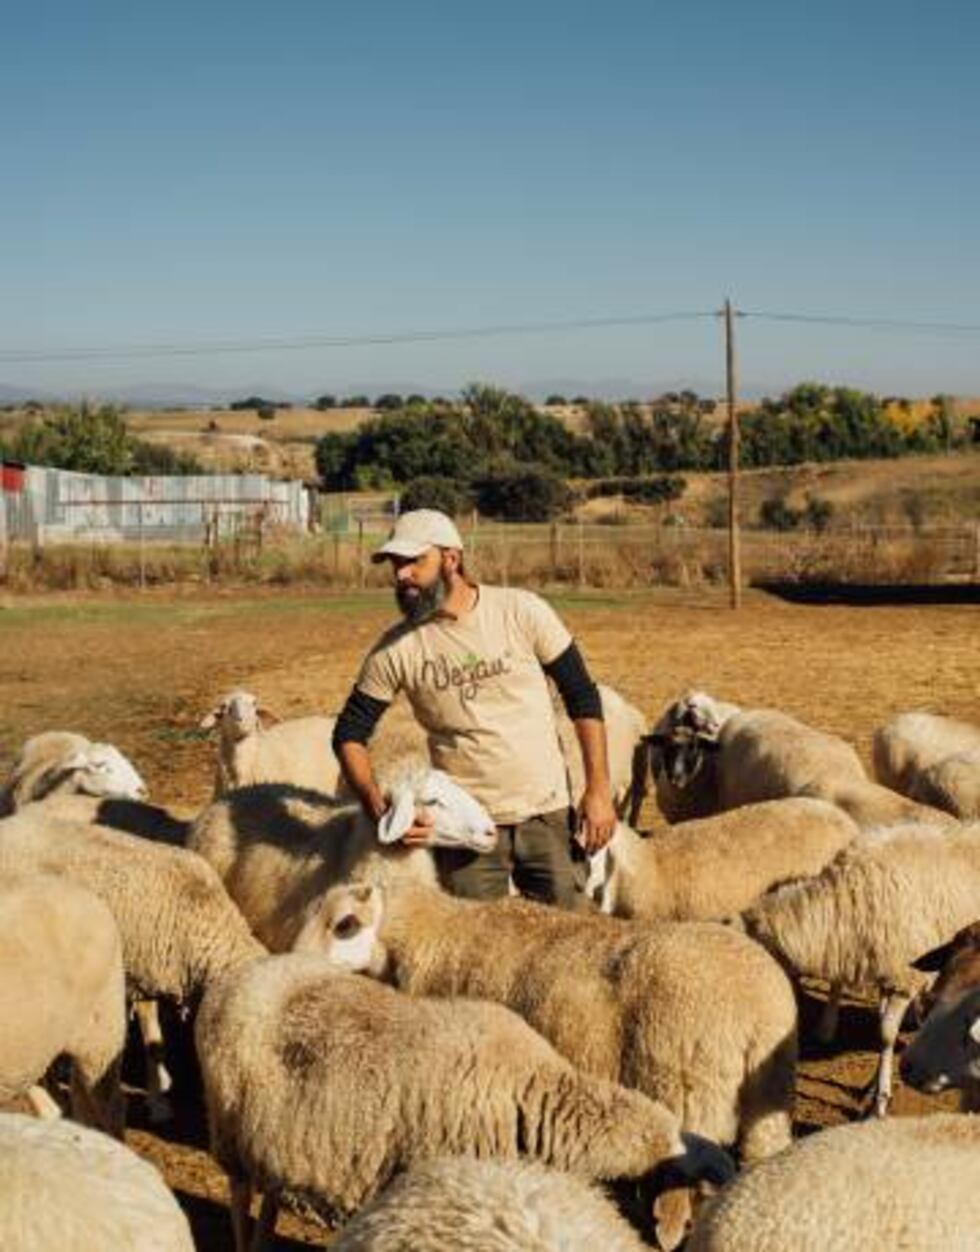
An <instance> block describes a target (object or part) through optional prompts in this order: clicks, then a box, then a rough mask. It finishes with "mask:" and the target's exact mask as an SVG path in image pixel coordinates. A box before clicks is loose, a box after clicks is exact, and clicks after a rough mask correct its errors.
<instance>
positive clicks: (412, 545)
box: [371, 509, 463, 565]
mask: <svg viewBox="0 0 980 1252" xmlns="http://www.w3.org/2000/svg"><path fill="white" fill-rule="evenodd" d="M462 547H463V540H462V538H461V536H460V533H459V531H458V530H457V529H456V526H455V523H454V522H453V520H452V518H450V517H447V516H446V514H445V513H440V512H439V510H438V509H413V510H412V511H411V512H410V513H403V514H402V515H401V517H400V518H399V519H398V521H397V522H396V523H395V528H394V530H393V531H392V532H391V534H390V535H389V536H388V540H387V542H386V543H384V544H382V546H381V547H380V548H378V550H377V551H376V552H374V553H372V554H371V560H372V561H373V562H374V563H375V565H377V564H379V563H380V562H381V561H384V560H387V558H388V557H390V556H401V557H407V558H408V560H410V561H414V560H415V558H416V557H417V556H421V555H422V553H423V552H425V551H427V550H428V549H429V548H459V549H460V550H462Z"/></svg>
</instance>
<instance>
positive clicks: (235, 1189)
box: [228, 1178, 252, 1252]
mask: <svg viewBox="0 0 980 1252" xmlns="http://www.w3.org/2000/svg"><path fill="white" fill-rule="evenodd" d="M228 1190H229V1191H230V1193H231V1205H230V1207H231V1229H232V1232H233V1234H234V1237H235V1252H248V1235H249V1226H250V1223H251V1219H250V1216H249V1210H250V1209H251V1207H252V1183H251V1180H250V1179H248V1178H229V1179H228Z"/></svg>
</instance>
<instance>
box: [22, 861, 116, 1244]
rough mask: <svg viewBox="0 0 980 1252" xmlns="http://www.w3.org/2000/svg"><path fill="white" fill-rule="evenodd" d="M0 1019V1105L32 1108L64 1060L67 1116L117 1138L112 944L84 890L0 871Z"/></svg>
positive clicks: (110, 925) (108, 922) (97, 905)
mask: <svg viewBox="0 0 980 1252" xmlns="http://www.w3.org/2000/svg"><path fill="white" fill-rule="evenodd" d="M0 1022H2V1023H3V1026H2V1029H0V1103H3V1102H5V1101H8V1100H11V1099H13V1098H14V1097H16V1096H18V1095H21V1094H25V1093H27V1094H28V1095H31V1096H32V1103H34V1104H35V1107H40V1106H42V1105H43V1103H44V1101H43V1097H41V1096H40V1095H39V1093H37V1092H33V1093H32V1091H31V1089H32V1088H33V1087H34V1084H36V1083H37V1082H38V1080H39V1079H41V1078H42V1077H43V1076H44V1074H45V1073H46V1071H47V1069H48V1067H49V1066H50V1065H51V1063H52V1062H53V1061H55V1060H56V1059H57V1058H58V1057H59V1056H67V1057H68V1058H69V1060H70V1061H71V1067H72V1077H71V1094H72V1110H73V1112H74V1114H75V1116H76V1117H79V1118H80V1119H81V1120H83V1121H86V1122H88V1123H89V1124H91V1125H94V1126H98V1127H100V1128H101V1129H103V1130H106V1131H108V1132H109V1133H110V1134H115V1135H121V1134H122V1126H123V1097H122V1088H121V1087H120V1083H119V1067H120V1063H121V1060H122V1051H123V1045H124V1043H125V1039H126V1004H125V991H124V984H123V960H122V946H121V943H120V939H119V931H118V929H117V927H116V923H115V921H114V920H113V917H112V914H111V913H110V911H109V909H108V908H107V907H106V906H105V905H104V904H103V903H102V901H101V900H99V899H98V898H97V897H96V896H95V895H93V894H92V892H90V891H86V890H85V889H84V888H82V887H78V886H76V885H75V884H74V883H71V882H65V881H63V880H59V879H57V878H52V877H49V876H45V875H40V874H27V875H22V874H7V873H0ZM55 1107H56V1106H55ZM0 1190H2V1189H0ZM2 1246H9V1245H2Z"/></svg>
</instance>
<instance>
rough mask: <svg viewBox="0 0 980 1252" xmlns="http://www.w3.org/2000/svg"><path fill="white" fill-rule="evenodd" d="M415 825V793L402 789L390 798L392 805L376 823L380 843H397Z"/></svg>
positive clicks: (409, 788)
mask: <svg viewBox="0 0 980 1252" xmlns="http://www.w3.org/2000/svg"><path fill="white" fill-rule="evenodd" d="M414 823H415V792H414V791H413V790H412V788H411V787H403V788H402V789H401V790H399V791H397V792H395V794H394V795H393V796H392V803H391V805H390V806H389V808H388V809H387V810H386V811H385V812H384V813H383V814H382V816H381V820H380V821H379V822H378V839H379V840H380V842H381V843H397V842H398V840H399V839H401V837H402V836H403V835H405V834H407V833H408V831H410V830H411V829H412V826H413V825H414Z"/></svg>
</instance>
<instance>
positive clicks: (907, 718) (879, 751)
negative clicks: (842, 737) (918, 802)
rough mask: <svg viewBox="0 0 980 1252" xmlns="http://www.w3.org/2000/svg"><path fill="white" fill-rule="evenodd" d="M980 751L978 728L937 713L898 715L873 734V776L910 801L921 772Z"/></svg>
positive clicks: (919, 797)
mask: <svg viewBox="0 0 980 1252" xmlns="http://www.w3.org/2000/svg"><path fill="white" fill-rule="evenodd" d="M976 751H980V727H977V726H972V725H971V724H970V723H969V722H961V721H957V720H956V719H954V718H952V717H941V716H939V715H938V714H936V713H922V712H917V713H900V714H899V715H898V716H897V717H894V718H892V720H891V721H890V722H888V723H887V724H886V725H884V726H880V727H879V728H878V729H877V730H876V731H875V733H874V737H873V739H872V744H871V754H872V760H873V762H874V772H875V777H876V778H877V779H878V781H879V782H880V783H883V784H884V785H885V786H886V787H892V788H894V790H895V791H900V792H901V793H902V794H903V795H906V796H910V797H911V798H912V799H921V796H920V795H917V794H916V783H917V780H918V778H919V776H920V775H921V774H922V772H923V771H924V770H927V769H929V768H931V767H932V766H934V765H938V764H939V762H940V761H944V760H945V759H946V758H947V757H950V756H955V755H956V754H957V753H960V752H976Z"/></svg>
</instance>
